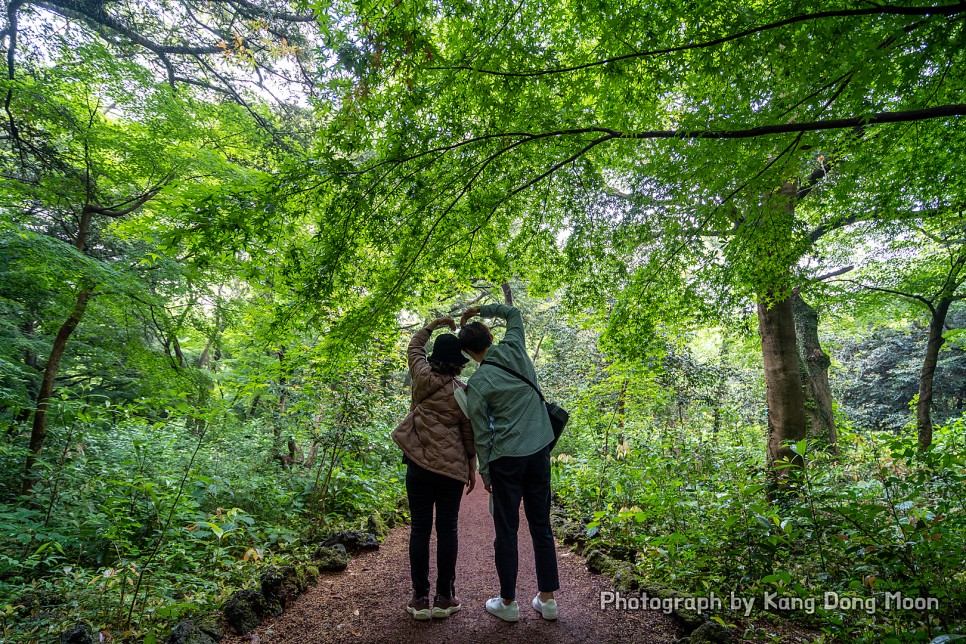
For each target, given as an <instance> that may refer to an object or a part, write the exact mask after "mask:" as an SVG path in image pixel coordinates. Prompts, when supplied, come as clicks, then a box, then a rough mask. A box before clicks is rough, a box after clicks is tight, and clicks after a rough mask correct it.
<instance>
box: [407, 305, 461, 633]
mask: <svg viewBox="0 0 966 644" xmlns="http://www.w3.org/2000/svg"><path fill="white" fill-rule="evenodd" d="M443 325H446V326H448V327H450V328H451V329H454V330H455V329H456V323H455V322H454V320H453V318H439V319H437V320H433V321H432V322H430V323H429V324H428V325H427V326H426V328H424V329H421V330H420V331H419V332H418V333H416V335H415V336H413V339H412V341H411V342H410V343H409V350H408V358H409V373H410V376H411V377H412V403H411V404H410V412H409V415H407V416H406V418H405V420H403V422H402V423H400V424H399V427H397V428H396V429H395V430H394V431H393V433H392V438H393V440H395V441H396V444H397V445H399V447H400V449H402V451H403V462H405V463H406V465H407V470H406V494H407V496H408V497H409V511H410V515H411V517H412V524H411V531H410V535H409V564H410V569H411V573H412V583H413V598H412V600H411V601H410V602H409V605H408V606H406V610H407V612H409V614H411V615H412V616H413V617H414V618H416V619H417V620H427V619H430V618H432V617H448V616H450V615H452V614H453V613H455V612H456V611H458V610H459V609H460V608H461V607H462V606H461V605H460V602H459V600H458V599H457V598H456V588H455V583H456V557H457V553H458V549H459V544H458V537H457V521H458V518H459V508H460V501H461V499H462V493H463V488H464V487H466V488H467V491H466V493H467V494H469V493H470V492H472V491H473V488H474V487H475V485H476V449H475V446H474V443H473V430H472V427H471V426H470V421H469V419H468V418H467V417H466V415H465V414H464V413H463V410H462V409H461V408H460V406H459V404H458V403H457V400H456V395H455V392H456V390H457V389H458V388H459V389H465V387H466V384H465V383H463V382H462V381H460V380H459V379H458V378H457V376H458V375H459V374H460V372H462V370H463V366H464V365H465V364H466V363H467V362H468V361H469V360H468V359H467V358H465V357H464V356H463V354H462V353H461V352H460V348H459V340H458V339H457V338H456V336H455V335H452V334H449V333H447V334H444V335H441V336H439V337H438V338H437V339H436V342H435V344H434V346H433V354H432V355H431V356H430V357H429V358H428V359H427V357H426V344H427V342H429V338H430V336H431V335H432V333H433V331H435V330H436V329H437V328H439V327H440V326H443ZM434 508H435V510H436V540H437V548H436V569H437V578H436V596H435V598H434V599H433V605H432V606H430V604H429V540H430V535H431V533H432V528H433V510H434Z"/></svg>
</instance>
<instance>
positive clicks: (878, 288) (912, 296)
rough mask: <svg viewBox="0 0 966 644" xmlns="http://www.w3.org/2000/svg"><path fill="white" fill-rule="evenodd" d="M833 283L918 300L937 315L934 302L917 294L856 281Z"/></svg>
mask: <svg viewBox="0 0 966 644" xmlns="http://www.w3.org/2000/svg"><path fill="white" fill-rule="evenodd" d="M833 281H835V282H848V283H849V284H855V285H856V286H859V287H861V288H864V289H866V290H869V291H877V292H879V293H888V294H890V295H898V296H899V297H905V298H908V299H910V300H916V301H917V302H919V303H921V304H922V305H923V306H925V307H926V308H927V309H929V312H930V313H932V314H935V313H936V309H935V307H934V306H933V304H932V302H931V301H930V300H927V299H926V298H924V297H923V296H921V295H916V294H915V293H903V292H902V291H896V290H894V289H891V288H882V287H881V286H869V285H868V284H863V283H862V282H857V281H855V280H833Z"/></svg>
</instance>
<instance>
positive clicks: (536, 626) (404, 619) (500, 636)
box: [223, 485, 679, 644]
mask: <svg viewBox="0 0 966 644" xmlns="http://www.w3.org/2000/svg"><path fill="white" fill-rule="evenodd" d="M488 504H489V499H488V495H487V493H486V491H485V490H483V489H482V485H480V486H478V487H477V489H476V490H475V491H473V493H471V494H470V495H469V496H465V497H463V504H462V506H461V508H460V520H459V531H460V554H459V562H458V564H457V570H456V594H457V596H458V597H459V598H460V601H461V602H462V604H463V608H462V610H460V611H459V612H458V613H456V614H454V615H452V616H450V617H449V618H446V619H433V620H431V621H428V622H417V621H415V620H414V619H413V618H412V617H411V616H410V615H409V614H408V613H406V611H405V607H406V604H407V602H408V601H409V599H410V597H411V596H412V585H411V582H410V577H409V527H408V526H400V527H397V528H396V529H394V530H393V531H392V532H391V533H390V534H389V535H388V536H387V537H386V540H385V542H384V543H383V544H382V546H381V548H380V549H379V550H378V551H375V552H369V553H364V554H362V555H360V556H359V557H357V558H355V559H353V560H352V561H351V562H350V564H349V568H348V569H347V570H346V571H345V572H342V573H329V574H323V576H322V577H320V579H319V583H318V584H317V585H316V586H315V587H313V588H311V589H309V590H308V591H307V592H306V593H304V594H303V595H301V596H300V597H299V598H298V599H297V600H296V602H295V604H294V605H293V606H291V607H289V608H288V609H287V610H286V611H285V613H284V614H283V615H282V616H280V617H277V618H272V619H269V620H267V621H266V622H264V623H263V624H262V626H261V627H259V629H258V630H257V631H256V632H254V633H251V634H249V635H246V636H245V637H241V638H229V639H227V640H223V641H224V642H225V643H226V644H232V643H237V644H241V643H243V642H246V643H248V644H251V643H252V642H258V643H259V644H269V643H271V644H275V643H282V642H292V643H296V642H297V643H299V644H312V643H316V642H318V643H322V642H325V643H329V642H385V643H387V644H395V643H404V642H447V643H449V644H463V643H464V642H465V643H475V642H478V643H480V644H484V643H485V644H494V643H498V642H526V643H527V644H540V643H542V642H554V643H559V644H568V643H569V642H602V643H607V642H640V643H645V644H652V643H654V644H658V643H665V642H673V641H674V640H675V638H676V637H679V635H678V629H677V627H676V626H675V624H674V623H673V621H672V620H671V618H670V617H668V616H666V615H663V614H661V613H660V612H650V611H641V612H625V611H616V610H606V611H603V610H600V592H601V591H605V590H611V586H610V583H609V580H608V579H607V578H606V577H604V576H600V575H593V574H591V573H590V572H588V571H587V567H586V566H585V565H584V560H583V559H582V558H581V557H580V556H579V555H577V554H576V553H574V552H572V551H570V550H569V549H567V548H565V547H561V546H560V545H559V544H558V547H557V556H558V561H559V568H560V590H559V591H558V592H557V603H558V606H559V607H560V608H559V610H560V617H559V619H558V620H557V621H556V622H547V621H544V620H543V619H542V618H541V617H540V615H539V614H538V613H537V612H536V611H535V610H533V608H532V607H531V606H530V600H531V599H532V598H533V595H534V594H535V593H536V586H537V582H536V573H535V571H534V565H533V548H532V546H531V544H530V534H529V532H528V531H527V528H526V519H525V518H523V517H522V516H521V520H520V574H519V577H518V579H517V593H518V596H517V600H518V601H519V603H520V621H519V622H517V623H515V624H509V623H506V622H503V621H501V620H499V619H498V618H496V617H494V616H492V615H490V614H488V613H487V612H486V611H485V610H484V608H483V602H485V601H486V599H487V598H489V597H492V596H494V595H496V594H498V593H499V583H498V581H497V576H496V568H495V567H494V563H493V537H494V530H493V520H492V518H491V517H490V514H489V508H488ZM435 540H436V539H435V533H434V537H433V543H434V544H435ZM435 558H436V553H435V547H434V549H433V553H432V556H431V562H432V563H431V568H430V575H429V578H430V580H431V581H433V582H435V579H436V572H435Z"/></svg>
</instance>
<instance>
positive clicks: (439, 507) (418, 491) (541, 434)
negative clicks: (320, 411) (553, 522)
mask: <svg viewBox="0 0 966 644" xmlns="http://www.w3.org/2000/svg"><path fill="white" fill-rule="evenodd" d="M477 315H482V316H484V317H502V318H504V319H505V320H506V334H505V335H504V338H503V340H502V341H501V342H499V343H496V344H494V342H493V335H492V333H491V332H490V329H489V327H487V326H486V325H485V324H483V323H482V322H473V323H468V321H469V320H470V319H471V318H473V317H475V316H477ZM444 324H445V325H447V326H449V327H450V328H451V329H453V330H455V328H456V325H455V323H454V321H453V320H452V319H451V318H440V319H438V320H434V321H433V322H432V323H430V325H428V326H427V327H426V328H425V329H422V330H420V331H419V332H418V333H417V334H416V335H415V336H414V337H413V340H412V342H411V343H410V347H409V368H410V374H411V375H412V378H413V385H412V391H413V403H412V405H411V413H410V415H409V416H407V418H406V421H404V422H403V423H402V424H401V425H400V427H398V428H397V429H396V431H394V432H393V438H394V439H395V440H396V442H397V444H399V446H400V447H401V448H402V450H403V453H404V457H403V458H404V461H406V462H407V464H408V470H407V477H406V488H407V494H408V495H409V500H410V511H411V515H412V531H411V534H410V566H411V568H412V579H413V592H414V596H413V599H412V601H411V602H410V604H409V606H407V611H408V612H409V613H410V614H412V615H413V616H414V617H415V618H416V619H430V618H431V617H446V616H448V615H451V614H452V613H454V612H456V611H457V610H459V609H460V608H461V605H460V603H459V601H458V600H457V599H456V596H455V566H456V555H457V551H458V546H457V530H456V522H457V518H458V513H459V501H460V499H461V491H462V489H463V487H464V486H465V487H467V488H468V490H467V494H469V492H470V491H472V489H473V487H474V484H475V480H476V474H475V471H474V460H478V461H479V471H480V475H481V477H482V478H483V483H484V486H485V487H486V490H487V492H489V493H490V494H491V495H492V508H493V521H494V527H495V529H496V540H495V541H494V554H495V559H496V568H497V576H498V577H499V581H500V595H499V596H498V597H494V598H492V599H489V600H487V602H486V610H487V612H489V613H491V614H493V615H495V616H497V617H499V618H500V619H502V620H504V621H508V622H516V621H518V620H519V619H520V608H519V605H518V603H517V602H516V578H517V571H518V560H519V557H518V551H517V535H518V532H519V523H520V521H519V512H520V503H521V501H522V502H523V506H524V513H525V515H526V517H527V524H528V526H529V530H530V537H531V539H532V541H533V550H534V558H535V563H536V569H537V586H538V593H537V595H536V596H535V597H534V598H533V600H532V601H531V605H532V606H533V608H534V609H535V610H536V611H537V612H539V613H540V614H541V616H542V617H543V618H544V619H547V620H554V619H556V618H557V604H556V600H555V599H554V594H553V593H554V591H556V590H557V589H558V588H559V581H558V575H557V556H556V550H555V548H554V541H553V532H552V531H551V528H550V444H551V443H552V441H553V438H554V436H553V430H552V428H551V425H550V419H549V417H548V416H547V412H546V408H545V406H544V404H543V401H542V400H541V399H540V397H539V395H538V394H537V393H536V391H535V390H534V389H533V387H531V386H530V385H529V384H528V383H527V382H526V379H529V380H530V381H531V382H535V381H536V373H535V371H534V368H533V363H532V361H531V360H530V357H529V355H527V351H526V341H525V336H524V328H523V318H522V316H521V314H520V311H519V309H517V308H515V307H512V306H507V305H501V304H491V305H487V306H484V307H482V308H481V307H473V308H470V309H468V310H466V311H465V312H464V313H463V315H462V317H461V318H460V327H461V328H460V332H459V336H458V338H457V336H453V335H451V334H444V335H441V336H439V337H438V338H437V340H436V343H435V346H434V350H433V355H432V356H431V357H430V358H429V359H426V358H425V345H426V343H427V342H428V340H429V337H430V335H431V334H432V332H433V331H434V330H435V329H437V328H438V327H439V326H442V325H444ZM460 350H462V353H461V352H460ZM420 351H421V353H420ZM463 353H465V354H467V355H469V356H470V357H471V358H472V359H473V360H474V361H475V362H477V363H478V364H479V367H478V368H477V370H476V372H474V374H473V375H472V377H471V378H470V379H469V382H468V383H466V384H464V383H462V382H461V381H459V380H458V379H457V378H456V376H458V375H459V373H460V372H461V371H462V368H463V365H465V364H466V362H468V360H466V358H465V357H463ZM457 356H458V357H457ZM450 383H452V384H451V385H450ZM457 390H460V395H461V394H464V393H465V410H464V409H462V408H461V407H460V405H459V403H458V402H457V395H458V394H457ZM447 392H449V393H447ZM468 427H471V428H472V429H471V433H469V434H468V433H467V428H468ZM474 457H475V459H474ZM444 461H446V463H445V464H444ZM424 472H425V473H428V474H430V475H438V476H439V477H442V479H439V478H436V477H432V478H427V477H426V475H425V474H424ZM444 479H448V480H444ZM430 490H431V491H430ZM447 490H448V491H447ZM414 498H415V500H416V505H415V506H414V504H413V501H414ZM434 506H435V508H436V530H437V540H438V548H437V569H438V571H439V576H438V578H437V587H436V588H437V595H436V597H435V598H434V601H433V606H432V607H430V606H429V597H428V596H429V586H428V564H429V533H430V531H431V529H432V513H433V507H434Z"/></svg>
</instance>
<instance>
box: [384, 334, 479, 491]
mask: <svg viewBox="0 0 966 644" xmlns="http://www.w3.org/2000/svg"><path fill="white" fill-rule="evenodd" d="M430 335H431V332H430V331H429V330H428V329H422V330H421V331H419V333H417V334H416V335H415V336H413V339H412V341H411V342H410V343H409V350H408V357H409V373H410V375H411V376H412V380H413V384H412V388H413V399H412V403H411V404H410V412H409V415H408V416H406V418H405V420H403V422H401V423H400V424H399V426H398V427H397V428H396V429H395V430H394V431H393V432H392V438H393V440H394V441H396V444H397V445H399V448H400V449H402V451H403V453H405V454H406V456H408V457H409V459H410V460H412V461H413V462H414V463H416V464H417V465H419V466H420V467H423V468H425V469H427V470H429V471H430V472H436V473H437V474H442V475H443V476H448V477H450V478H454V479H458V480H460V481H466V480H468V479H469V477H470V472H471V468H470V463H471V461H472V460H473V459H474V458H475V457H476V448H475V447H474V445H473V429H472V428H471V427H470V421H469V419H467V418H466V415H465V414H464V413H463V410H461V409H460V407H459V405H458V404H457V402H456V397H455V395H454V389H455V388H456V387H460V388H465V387H466V383H464V382H462V381H461V380H459V379H458V378H454V377H453V376H448V375H441V374H438V373H434V372H433V369H432V367H431V366H430V364H429V361H428V360H427V359H426V343H427V342H429V337H430ZM473 470H475V466H474V467H473Z"/></svg>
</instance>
